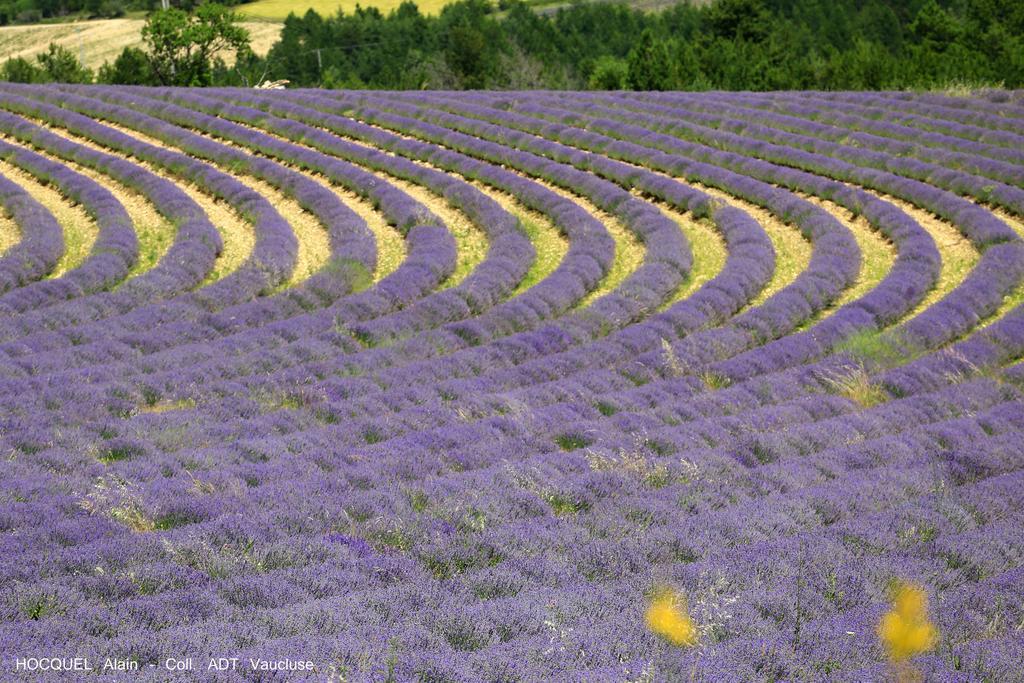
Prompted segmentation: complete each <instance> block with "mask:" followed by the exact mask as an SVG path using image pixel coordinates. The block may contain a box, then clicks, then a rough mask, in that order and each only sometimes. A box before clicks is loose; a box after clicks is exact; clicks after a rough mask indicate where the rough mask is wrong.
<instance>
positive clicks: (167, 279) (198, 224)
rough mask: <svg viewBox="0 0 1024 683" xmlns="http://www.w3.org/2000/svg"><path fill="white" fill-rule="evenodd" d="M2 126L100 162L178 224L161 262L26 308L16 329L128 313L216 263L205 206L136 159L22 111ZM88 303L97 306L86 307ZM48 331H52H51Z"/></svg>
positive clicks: (68, 155) (95, 164) (62, 152)
mask: <svg viewBox="0 0 1024 683" xmlns="http://www.w3.org/2000/svg"><path fill="white" fill-rule="evenodd" d="M0 126H3V127H4V130H5V131H7V132H8V133H9V134H10V135H12V136H13V137H15V138H17V139H19V140H23V141H25V142H30V143H31V144H33V145H35V146H36V147H38V148H40V149H45V150H46V151H48V152H49V153H51V154H54V155H56V156H58V157H60V158H63V159H69V160H74V161H76V162H78V163H81V164H83V165H84V166H86V167H90V168H95V169H97V170H99V171H101V172H104V173H106V174H107V175H109V176H111V177H113V178H116V179H117V180H118V181H120V182H123V183H125V184H126V185H128V186H131V187H134V188H136V189H137V191H138V192H139V193H140V194H142V195H143V196H145V197H147V199H149V200H150V201H151V202H153V205H154V206H155V207H156V209H157V210H158V211H160V212H161V214H162V215H163V216H164V217H165V218H167V219H168V220H169V221H171V222H172V223H173V224H174V225H175V226H176V228H177V229H176V232H175V239H174V242H173V243H172V244H171V246H170V248H169V249H168V251H167V253H166V254H165V255H164V257H163V259H161V262H160V263H158V264H157V265H156V266H154V267H153V268H152V269H150V270H148V271H147V272H146V273H144V274H142V275H140V276H138V277H135V278H132V279H130V280H128V281H126V282H124V283H122V284H121V285H120V286H119V287H118V288H117V289H116V290H115V291H112V292H100V293H97V294H93V295H91V296H87V297H83V298H80V299H77V300H75V301H73V302H70V303H59V304H53V305H51V306H49V307H48V308H47V309H46V310H45V312H44V313H42V314H38V313H36V312H35V311H31V312H26V313H24V314H22V315H21V316H18V317H16V318H13V319H11V320H9V321H8V325H9V328H10V329H12V330H13V329H20V330H21V331H22V333H23V335H31V334H39V333H38V328H39V327H40V326H45V321H53V320H56V319H58V318H59V319H62V320H63V324H64V325H66V324H67V323H68V322H69V321H70V320H81V319H83V318H84V319H95V318H99V317H104V316H110V315H114V314H117V313H125V312H127V311H129V310H131V309H132V308H134V307H135V306H137V305H139V304H140V303H143V302H146V301H151V300H158V299H160V298H164V297H166V296H168V295H173V294H176V293H179V292H181V291H184V290H187V289H188V288H191V287H193V286H195V285H196V284H198V283H199V282H200V280H201V279H202V277H203V276H204V275H205V274H206V273H207V272H208V271H209V269H210V268H211V267H212V265H213V260H214V258H216V255H217V253H218V252H219V251H220V246H221V242H220V236H219V235H218V233H217V231H216V229H215V228H214V227H213V225H211V224H210V222H209V220H207V218H206V216H205V214H203V212H202V210H201V209H200V208H199V207H198V206H197V205H196V204H195V203H194V202H193V201H192V200H191V199H190V198H189V197H188V196H187V195H186V194H185V193H183V192H182V191H181V190H180V189H178V188H177V187H176V186H175V185H174V184H173V183H171V182H169V181H167V180H164V179H162V178H160V177H158V176H155V175H153V174H151V173H149V172H148V171H146V170H145V169H142V168H139V167H138V166H136V165H135V164H133V163H131V162H128V161H125V160H123V159H120V158H118V157H114V156H111V155H108V154H104V153H102V152H98V151H96V150H93V149H90V148H88V147H84V146H82V145H79V144H77V143H74V142H71V141H69V140H67V139H65V138H62V137H60V136H57V135H54V134H52V133H50V132H48V131H45V130H43V129H42V128H39V127H38V126H35V125H34V124H30V123H28V122H26V121H24V120H20V119H18V118H17V117H12V116H7V115H4V116H2V117H0ZM87 308H89V309H91V310H92V312H91V313H88V314H87V313H84V312H83V311H84V310H85V309H87ZM50 324H51V325H52V324H53V323H52V322H51V323H50ZM15 326H18V327H17V328H15ZM42 334H43V335H44V336H46V333H42ZM24 341H26V340H25V339H24V337H23V338H22V342H24ZM5 350H6V351H7V352H8V354H12V353H18V352H20V351H22V350H24V347H22V348H21V349H13V350H12V349H10V348H8V349H5Z"/></svg>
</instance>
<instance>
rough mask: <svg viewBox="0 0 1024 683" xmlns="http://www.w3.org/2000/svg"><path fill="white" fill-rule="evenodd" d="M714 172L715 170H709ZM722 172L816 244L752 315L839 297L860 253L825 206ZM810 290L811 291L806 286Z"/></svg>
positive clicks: (425, 131) (400, 123)
mask: <svg viewBox="0 0 1024 683" xmlns="http://www.w3.org/2000/svg"><path fill="white" fill-rule="evenodd" d="M348 101H349V102H359V101H366V102H368V103H370V104H371V105H372V104H374V103H376V102H377V101H379V100H378V98H376V97H373V96H369V97H366V96H353V97H351V98H350V99H349V100H348ZM336 106H337V105H336ZM386 106H387V109H388V110H395V111H401V112H403V113H405V114H408V113H415V112H410V109H413V108H402V106H401V105H397V104H391V103H389V104H387V105H386ZM357 115H358V116H360V117H364V118H368V119H370V120H373V121H375V122H377V123H384V124H385V125H388V126H391V127H397V128H400V129H402V130H404V131H406V132H409V131H412V132H415V133H416V134H418V135H425V136H428V137H430V138H431V139H437V140H441V141H443V142H444V143H445V144H448V145H452V146H456V147H460V148H464V149H466V150H472V151H473V153H475V154H488V153H493V154H499V153H501V152H498V150H501V149H503V148H502V147H501V146H500V145H497V144H495V143H491V142H485V141H481V139H480V138H479V137H476V136H469V135H465V134H462V133H445V131H447V130H449V129H448V128H445V127H443V126H438V125H436V124H433V123H418V122H417V119H413V118H409V117H408V116H403V115H399V114H388V113H384V112H381V113H378V112H377V111H376V110H374V109H359V110H357ZM441 118H443V119H444V120H445V121H446V125H451V124H452V121H450V120H449V119H452V118H459V117H454V116H442V117H441ZM489 125H490V124H480V126H479V127H480V128H487V127H488V126H489ZM492 128H494V129H495V130H497V129H498V127H496V126H492ZM478 134H479V132H478ZM505 154H506V155H507V154H508V153H507V152H506V153H505ZM521 154H526V153H521ZM531 155H532V153H531ZM714 171H715V170H714V169H712V170H711V171H710V172H714ZM717 174H718V176H719V177H724V182H730V181H731V182H733V183H738V182H744V183H746V185H747V188H749V189H747V193H748V194H750V195H756V196H758V198H759V200H760V203H762V204H767V205H769V206H770V207H772V208H774V209H776V210H779V211H780V212H781V208H782V206H785V208H786V210H788V211H790V212H792V214H793V215H794V216H795V220H796V221H797V222H798V223H799V224H801V227H802V228H803V229H804V230H805V235H807V236H808V237H809V238H810V239H811V241H812V242H814V243H815V250H814V254H813V256H812V259H811V264H810V266H809V268H808V271H806V272H805V273H804V274H802V275H801V278H802V279H798V280H797V282H796V283H794V284H793V285H791V286H790V287H789V288H787V289H786V290H784V291H783V292H780V293H779V294H777V295H776V296H774V297H773V298H772V299H771V300H770V301H769V302H767V303H766V304H765V305H764V306H761V307H759V308H758V309H757V311H756V312H752V313H751V314H750V315H751V316H758V315H762V314H763V315H771V314H770V313H765V312H766V311H771V310H773V309H774V308H779V309H786V308H787V307H788V308H789V309H790V310H789V311H788V313H787V314H786V317H787V318H788V317H791V316H792V315H793V312H794V311H793V305H794V304H795V303H796V301H797V299H800V300H802V301H806V300H808V299H811V300H817V301H819V302H822V303H824V302H827V301H828V300H829V299H831V298H833V297H834V296H836V294H837V293H838V291H840V290H841V289H843V288H844V287H845V286H846V285H847V284H848V283H849V282H850V281H852V278H853V277H854V275H855V272H856V270H857V268H858V263H859V255H858V252H857V248H856V245H855V244H854V243H853V240H852V237H850V235H849V234H848V233H847V232H846V230H845V229H844V228H842V226H841V225H840V224H839V223H838V222H837V221H835V219H833V218H831V216H828V215H827V214H826V213H825V212H823V211H821V210H820V209H817V208H816V207H813V206H812V205H810V204H808V203H806V202H803V200H800V199H798V198H796V197H793V196H792V195H788V193H780V192H777V191H775V190H774V189H773V188H770V187H768V186H766V185H763V184H758V182H757V181H753V180H751V179H749V178H741V177H740V176H737V175H736V174H731V173H730V172H729V171H725V170H718V172H717ZM720 182H721V181H720ZM745 189H746V188H745ZM808 288H810V289H813V290H814V294H813V296H810V289H808ZM805 289H807V290H808V291H803V290H805ZM819 305H820V304H819ZM798 310H799V309H798Z"/></svg>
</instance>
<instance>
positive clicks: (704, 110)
mask: <svg viewBox="0 0 1024 683" xmlns="http://www.w3.org/2000/svg"><path fill="white" fill-rule="evenodd" d="M583 99H587V100H590V99H591V98H590V97H585V98H583ZM592 101H597V102H601V103H602V104H605V105H608V104H609V103H612V104H613V105H615V104H617V105H619V106H622V105H628V106H626V107H625V109H627V110H637V111H643V112H645V113H653V114H660V115H665V116H668V117H670V118H671V117H677V116H679V115H680V111H685V112H686V117H687V119H688V120H692V121H694V122H698V123H701V124H703V125H707V126H709V127H711V128H716V129H720V130H726V131H728V132H730V133H735V134H737V135H742V136H745V137H751V138H756V139H761V140H767V141H769V142H773V143H776V144H780V145H783V146H792V147H797V148H799V149H804V150H806V151H809V152H816V153H818V154H824V155H828V156H834V157H837V158H842V159H845V160H847V161H850V162H851V163H855V164H857V165H863V166H869V167H872V168H880V169H885V170H888V171H893V172H896V173H899V174H901V175H908V176H911V177H914V178H917V179H919V180H924V181H931V182H937V184H940V185H941V186H944V187H946V188H947V189H950V188H956V189H957V190H959V191H962V190H961V188H963V187H964V182H963V180H962V179H960V178H951V177H947V173H944V172H940V171H947V170H948V169H950V168H953V169H957V170H959V171H961V172H962V173H964V174H966V175H967V177H968V178H977V176H978V175H981V176H985V177H987V178H992V179H994V180H997V181H999V183H998V187H993V190H998V191H997V192H994V193H993V194H994V196H996V197H1000V198H1002V201H1003V202H1006V203H1013V205H1014V206H1016V207H1020V206H1021V205H1022V202H1021V200H1020V198H1021V196H1024V193H1022V192H1020V190H1019V189H1017V188H1020V187H1024V167H1022V165H1021V164H1024V153H1015V152H1014V151H1010V150H1006V148H999V149H1000V150H1001V151H1002V152H1004V153H1003V154H1000V155H999V156H997V159H1000V158H1002V159H1006V161H999V160H996V159H986V158H984V157H985V153H986V151H987V150H985V149H978V148H981V147H984V146H983V145H980V144H977V143H969V142H965V141H964V140H954V139H953V138H950V137H948V136H940V135H933V138H934V139H929V138H927V137H925V135H924V134H922V133H921V131H906V130H901V129H900V128H899V127H898V126H892V125H890V126H888V127H885V130H884V133H885V135H887V136H888V137H883V136H882V135H875V134H871V133H865V132H862V130H863V129H864V127H865V126H867V127H868V128H870V129H877V128H879V127H880V126H878V124H876V123H875V122H873V121H870V120H867V119H861V118H859V117H855V116H850V115H843V116H837V117H832V118H829V119H827V121H828V122H829V123H830V124H834V123H838V124H839V125H827V124H824V123H818V121H820V120H823V119H822V118H821V117H817V118H816V119H815V120H809V119H806V118H801V117H797V116H791V115H787V114H780V113H775V112H774V111H773V110H766V109H757V108H752V107H743V106H735V105H730V104H728V102H729V100H712V101H710V102H709V101H707V99H706V98H694V97H685V96H678V95H671V96H662V97H649V98H644V99H643V100H640V99H639V98H637V99H635V100H634V101H632V102H630V101H629V100H626V99H625V98H622V97H605V96H600V95H598V96H594V97H593V99H592ZM879 132H882V131H879ZM908 136H913V137H909V139H908ZM892 138H897V139H896V140H894V139H892ZM921 142H932V143H934V145H935V146H934V147H931V146H924V145H921V144H920V143H921ZM961 149H968V150H969V151H970V152H971V153H970V154H968V153H965V152H961V151H959V150H961ZM908 157H912V158H908ZM1007 161H1008V162H1009V163H1007ZM1006 184H1009V185H1014V186H1016V188H1011V187H1007V185H1006ZM975 186H976V183H975ZM986 187H987V186H986Z"/></svg>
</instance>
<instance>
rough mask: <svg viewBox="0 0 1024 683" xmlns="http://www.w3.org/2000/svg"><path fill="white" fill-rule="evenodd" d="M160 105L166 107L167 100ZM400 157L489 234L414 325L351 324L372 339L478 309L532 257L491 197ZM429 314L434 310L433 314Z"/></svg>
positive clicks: (268, 145)
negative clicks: (479, 258)
mask: <svg viewBox="0 0 1024 683" xmlns="http://www.w3.org/2000/svg"><path fill="white" fill-rule="evenodd" d="M166 96H167V97H169V98H171V99H174V100H175V101H180V102H182V103H184V104H187V105H189V106H190V107H192V108H195V107H197V106H198V107H200V108H202V109H203V110H204V111H211V112H214V113H216V114H217V115H218V116H223V117H224V118H228V119H242V120H246V122H256V121H259V122H261V123H262V124H263V125H267V124H269V123H273V122H274V121H273V119H269V120H268V119H267V116H266V114H264V113H263V112H257V111H256V110H253V109H249V108H246V107H238V106H234V107H227V108H222V106H223V105H222V103H218V102H216V101H214V100H211V99H209V98H203V97H199V96H196V95H190V94H182V95H176V93H174V91H170V93H168V94H167V95H166ZM120 101H122V102H123V101H124V100H120ZM164 106H165V107H168V108H169V105H164ZM181 111H185V110H180V109H177V108H175V109H174V111H173V112H171V113H172V119H175V118H176V116H174V114H177V113H179V112H181ZM190 111H191V110H190ZM159 113H163V114H167V113H168V110H167V109H162V110H160V112H159ZM211 122H216V123H217V125H215V126H214V125H210V124H211ZM182 123H185V124H190V125H198V126H203V127H204V128H205V129H206V130H208V131H209V132H212V133H214V134H217V135H222V136H229V137H234V136H233V135H232V134H233V133H235V132H237V131H239V130H244V129H243V128H242V127H241V126H238V125H237V124H233V123H230V122H229V121H223V120H219V119H214V118H213V117H202V118H200V116H199V115H195V114H191V113H190V115H189V116H185V117H183V119H182ZM204 124H205V125H204ZM260 143H261V146H262V147H263V149H264V150H267V149H269V150H273V151H274V152H275V153H277V154H281V152H280V150H281V149H284V150H286V151H285V152H284V154H285V155H287V156H292V155H294V154H295V150H296V149H297V148H296V147H295V146H294V145H292V144H290V143H287V142H278V141H276V140H274V139H273V138H269V137H267V136H261V137H260ZM307 154H311V155H317V157H318V158H321V159H328V157H325V156H323V155H320V154H319V153H317V152H307ZM398 163H399V164H403V163H404V165H405V167H406V168H405V170H406V173H405V175H406V176H407V177H412V178H416V179H417V180H418V181H419V182H420V183H421V184H422V185H424V186H426V187H428V188H430V189H431V190H432V191H433V192H435V193H437V194H439V195H441V196H444V197H446V198H447V199H448V201H451V202H453V203H454V204H456V205H457V206H459V207H460V208H462V209H463V210H464V211H466V212H467V214H468V215H469V216H470V217H471V218H472V219H474V221H475V222H476V223H477V224H478V225H479V226H480V227H481V229H482V230H483V231H484V232H485V234H487V237H488V245H489V246H488V254H487V257H486V258H485V259H484V260H483V262H481V263H480V264H479V265H478V266H477V267H476V268H475V269H474V271H473V272H472V273H470V274H469V275H468V276H467V277H466V280H465V281H464V282H462V283H459V284H458V285H456V286H455V287H452V288H451V289H450V290H448V292H445V293H438V294H436V295H431V296H430V297H428V299H427V300H424V301H423V302H421V303H417V304H414V305H413V306H412V307H410V308H409V309H408V310H406V311H403V313H402V314H400V315H401V316H402V317H403V318H405V319H407V320H409V321H412V322H413V323H414V324H415V325H416V327H410V326H409V324H408V322H406V323H404V324H403V323H401V322H397V321H396V320H395V319H394V318H391V319H389V320H388V321H387V322H383V321H380V322H378V323H361V324H359V325H357V326H356V327H355V328H354V329H353V331H354V332H355V333H356V334H358V335H360V337H361V338H363V339H368V340H372V342H373V343H380V342H382V341H384V339H385V337H381V336H379V335H378V334H377V332H376V331H374V330H373V329H372V328H371V326H372V325H382V326H386V327H388V328H390V330H391V334H390V336H389V337H387V338H389V339H394V338H396V337H398V336H403V335H407V334H409V333H410V332H412V331H419V330H420V329H426V328H427V327H430V326H433V325H436V324H437V323H439V322H442V321H444V320H450V319H451V318H452V317H464V316H466V315H470V314H474V313H480V312H482V311H483V310H485V309H487V308H489V307H491V306H493V305H495V304H496V303H498V302H499V301H500V300H501V299H503V298H505V296H507V295H508V294H509V293H510V292H511V291H512V290H513V289H514V287H515V286H516V284H518V282H519V281H520V280H521V279H522V277H523V276H524V275H525V274H526V271H527V269H528V267H529V263H530V261H532V260H533V258H534V257H535V254H534V251H533V247H532V245H531V244H530V242H529V240H527V239H526V237H525V236H524V235H523V234H522V232H521V231H520V230H519V229H518V226H517V222H516V220H515V219H514V218H513V217H512V216H511V215H510V214H508V213H507V212H506V211H504V210H503V209H502V208H501V207H500V206H499V205H498V204H497V203H496V202H494V200H492V199H490V198H489V197H487V196H486V195H484V194H483V193H481V192H480V191H479V190H477V189H476V188H474V187H472V186H471V185H469V184H467V183H465V182H464V181H461V180H458V179H455V178H452V177H451V176H450V175H447V174H444V173H441V172H439V171H436V170H433V169H427V168H423V167H422V166H417V165H414V164H412V163H411V162H408V161H402V162H398ZM430 316H434V317H433V319H431V317H430Z"/></svg>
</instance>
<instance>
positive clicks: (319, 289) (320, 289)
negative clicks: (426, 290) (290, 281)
mask: <svg viewBox="0 0 1024 683" xmlns="http://www.w3.org/2000/svg"><path fill="white" fill-rule="evenodd" d="M317 186H318V185H317ZM300 195H301V193H300ZM319 199H322V200H323V199H325V198H324V197H321V198H319ZM331 200H332V201H333V202H334V203H335V204H336V205H337V206H336V207H335V208H337V209H338V210H339V211H342V210H343V212H342V213H341V217H342V218H349V219H351V220H352V221H358V219H357V218H356V217H355V216H354V214H351V212H350V211H348V210H347V209H344V207H342V206H341V205H340V204H338V203H337V199H336V198H335V197H334V196H333V195H331ZM327 206H328V207H331V205H330V204H328V205H327ZM313 208H314V209H315V208H316V207H313ZM325 210H326V209H324V208H323V207H322V208H321V210H319V215H321V217H322V219H324V220H325V222H327V223H328V224H329V225H332V224H333V225H338V224H339V221H338V220H330V219H331V218H337V217H338V216H330V215H325ZM341 225H342V226H344V223H341ZM358 226H359V227H360V228H362V230H364V231H365V227H364V226H362V225H361V221H358ZM335 237H337V236H335ZM336 246H337V245H336ZM371 248H372V245H371ZM352 255H354V254H352ZM370 258H371V259H372V255H371V256H370ZM336 269H337V268H332V271H333V270H336ZM332 278H333V275H332ZM310 287H311V289H312V290H313V293H314V294H316V295H319V296H323V295H324V293H325V291H326V288H325V287H324V286H323V283H318V282H317V283H312V284H311V286H310ZM293 306H295V304H294V303H293ZM300 306H301V302H300ZM306 307H308V306H306ZM232 312H233V313H236V315H237V316H241V311H239V310H237V309H236V310H233V311H232Z"/></svg>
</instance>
